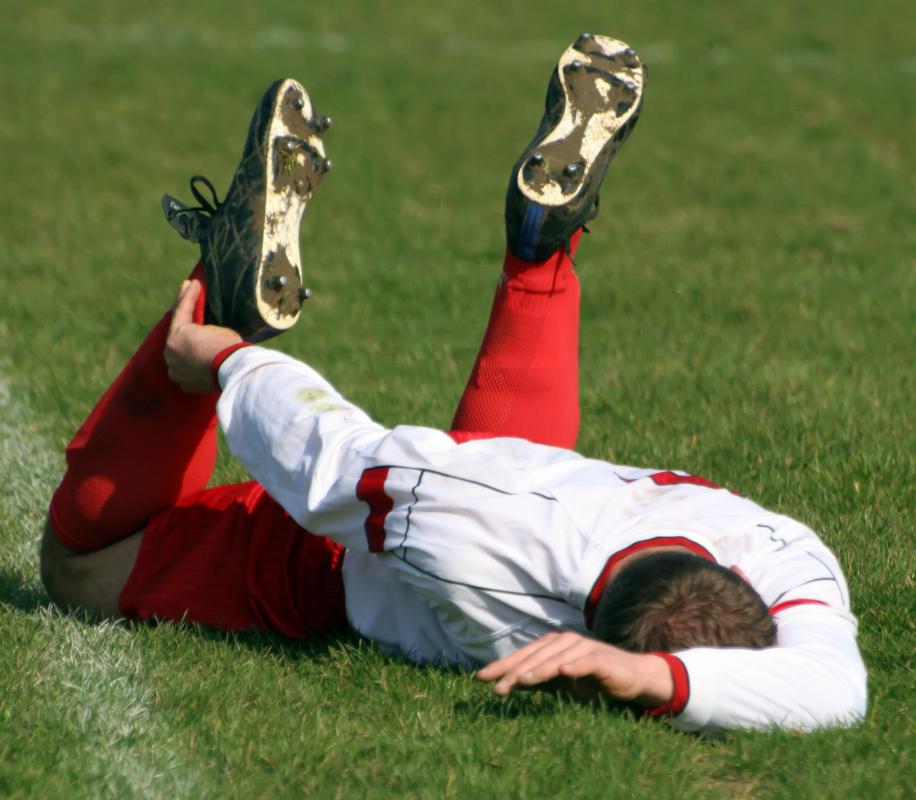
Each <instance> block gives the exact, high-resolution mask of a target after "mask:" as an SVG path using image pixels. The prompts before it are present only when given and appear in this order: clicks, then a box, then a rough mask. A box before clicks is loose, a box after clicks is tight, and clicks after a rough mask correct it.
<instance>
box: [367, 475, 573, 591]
mask: <svg viewBox="0 0 916 800" xmlns="http://www.w3.org/2000/svg"><path fill="white" fill-rule="evenodd" d="M389 468H390V469H411V470H417V472H419V473H420V476H419V477H418V478H417V482H416V483H415V484H414V485H413V487H412V488H411V490H410V493H411V494H412V495H413V502H412V503H411V504H410V505H409V506H408V508H407V514H406V515H405V523H406V524H405V525H404V534H403V536H401V542H400V544H398V545H397V548H398V550H401V551H402V552H400V553H398V552H395V551H393V550H389V551H388V552H389V553H391V555H393V556H394V557H395V558H396V559H398V561H401V562H403V563H404V564H407V566H409V567H410V568H411V569H415V570H416V571H417V572H419V573H421V574H423V575H426V577H428V578H432V579H433V580H436V581H439V582H440V583H447V584H450V585H451V586H464V587H465V588H466V589H473V590H475V591H478V592H488V593H490V594H510V595H514V596H516V597H535V598H537V599H539V600H553V601H555V602H560V603H563V602H566V601H565V600H564V598H562V597H557V596H555V595H551V594H538V593H537V592H520V591H516V590H515V589H497V588H494V587H492V586H478V585H477V584H475V583H466V582H465V581H456V580H452V579H451V578H443V577H442V576H441V575H437V574H436V573H435V572H430V571H429V570H428V569H423V567H420V566H418V565H417V564H414V563H413V562H412V561H410V560H409V559H408V558H407V552H406V551H407V549H408V547H407V544H406V542H407V535H408V533H409V532H410V518H411V514H412V513H413V509H414V506H416V504H417V503H419V502H420V498H419V497H417V488H418V487H419V486H420V484H421V483H422V482H423V477H424V475H425V474H426V473H427V472H429V473H432V474H433V475H439V476H441V477H443V478H450V479H452V480H456V481H462V482H464V483H471V484H474V485H475V486H482V487H483V488H484V489H492V490H493V491H494V492H497V493H499V494H504V495H513V494H519V492H508V491H505V490H504V489H498V488H496V487H495V486H490V485H489V484H487V483H484V482H483V481H475V480H471V479H469V478H459V477H458V476H457V475H451V474H449V473H447V472H439V471H438V470H434V469H426V468H424V467H398V466H394V465H391V466H390V467H389ZM373 469H375V468H374V467H373ZM381 469H384V467H381ZM523 494H532V495H535V496H536V497H540V498H542V499H544V500H549V501H551V502H556V498H554V497H551V496H550V495H546V494H541V493H540V492H523Z"/></svg>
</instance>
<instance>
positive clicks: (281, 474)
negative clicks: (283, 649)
mask: <svg viewBox="0 0 916 800" xmlns="http://www.w3.org/2000/svg"><path fill="white" fill-rule="evenodd" d="M219 379H220V384H221V385H222V387H223V393H222V396H221V398H220V401H219V405H218V412H219V418H220V422H221V424H222V427H223V430H224V431H225V434H226V438H227V441H228V444H229V447H230V449H231V451H232V452H233V454H234V455H235V456H236V457H237V458H238V459H239V460H240V461H241V463H242V464H243V465H244V466H245V467H246V468H247V469H248V471H249V472H250V473H251V475H252V476H253V477H254V478H256V479H257V480H258V481H259V482H260V483H261V484H262V485H263V486H264V487H265V488H266V489H267V491H268V492H269V493H270V494H271V496H272V497H274V498H275V499H276V500H277V501H278V502H279V503H280V505H282V506H283V508H284V509H286V511H287V512H289V514H290V515H291V516H292V517H293V518H294V519H295V520H296V521H297V522H299V524H301V525H302V526H303V527H304V528H307V529H308V530H309V531H312V532H313V533H316V534H319V535H323V536H327V537H329V538H331V539H333V540H335V541H337V542H339V543H340V544H342V545H344V546H346V547H347V548H348V552H347V555H346V558H345V560H344V568H343V569H344V571H343V577H344V585H345V594H346V604H347V615H348V618H349V620H350V622H351V624H352V625H353V627H354V628H355V629H356V630H357V631H359V632H360V633H361V634H363V635H365V636H367V637H369V638H371V639H373V640H374V641H376V642H377V643H378V644H379V645H380V646H381V647H383V648H388V649H391V650H397V651H399V652H401V653H404V654H405V655H407V656H408V657H409V658H411V659H413V660H416V661H440V662H441V661H444V662H448V663H453V664H460V665H466V666H476V665H479V664H482V663H486V662H488V661H491V660H493V659H496V658H500V657H503V656H506V655H508V654H509V653H511V652H513V651H514V650H516V649H517V648H519V647H521V646H523V645H525V644H528V643H530V642H532V641H533V640H534V639H536V638H537V637H539V636H541V635H543V634H545V633H548V632H550V631H556V630H573V631H578V632H581V633H587V632H588V621H589V619H590V615H591V613H592V612H593V611H594V604H595V602H596V600H597V597H598V595H599V594H600V590H601V587H602V586H603V582H604V580H606V577H607V574H608V572H609V571H610V568H611V567H612V566H613V564H614V563H615V562H616V561H617V560H618V559H619V558H621V557H622V556H623V555H626V554H628V553H630V552H633V551H634V550H636V549H640V548H643V547H650V546H656V545H671V544H676V545H680V546H683V547H687V548H689V549H690V550H692V551H694V552H696V553H698V554H699V555H703V556H705V557H707V558H710V559H712V560H714V561H716V562H718V563H720V564H724V565H726V566H731V565H736V566H738V567H739V568H740V569H741V571H742V572H743V573H744V574H745V575H746V576H747V577H748V578H749V580H750V582H751V583H752V585H753V586H754V587H755V589H756V590H757V591H758V592H759V593H760V595H761V596H762V597H763V599H764V601H765V602H766V603H767V605H768V606H769V607H770V610H771V613H773V614H774V616H775V620H776V623H777V627H778V642H777V646H775V647H773V648H768V649H765V650H749V649H748V650H745V649H738V648H733V649H723V648H695V649H690V650H686V651H682V652H678V653H676V654H675V655H676V656H677V658H679V659H680V661H681V663H682V664H683V665H684V667H685V670H683V673H684V674H682V675H680V676H679V675H677V674H676V675H675V683H676V687H675V689H676V694H680V695H682V696H683V697H682V702H681V703H680V704H679V706H683V707H682V708H681V710H680V713H679V714H678V715H677V717H676V719H675V724H677V725H678V726H679V727H681V728H682V729H685V730H712V729H718V728H734V727H766V726H770V725H778V726H785V727H793V728H813V727H818V726H821V725H827V724H837V723H850V722H853V721H855V720H857V719H859V718H860V717H861V716H862V714H864V710H865V670H864V666H863V664H862V661H861V658H860V656H859V653H858V649H857V647H856V642H855V635H856V623H855V619H854V617H853V616H852V614H851V613H850V606H849V594H848V589H847V587H846V582H845V580H844V579H843V576H842V573H841V570H840V567H839V565H838V564H837V561H836V559H835V558H834V556H833V555H832V553H831V552H830V551H829V550H828V549H827V548H826V547H825V546H824V544H823V543H822V542H821V541H820V539H818V537H817V536H816V535H815V534H814V533H813V532H812V531H810V530H809V529H808V528H806V527H805V526H804V525H802V524H800V523H798V522H796V521H794V520H792V519H789V518H788V517H785V516H782V515H779V514H774V513H771V512H769V511H767V510H765V509H763V508H761V507H760V506H758V505H756V504H755V503H753V502H751V501H750V500H747V499H745V498H742V497H739V496H737V495H735V494H733V493H731V492H729V491H728V490H726V489H721V488H718V487H716V486H714V485H713V484H711V483H709V482H708V481H705V480H703V479H701V478H695V477H692V476H689V475H686V474H684V473H679V472H672V471H667V470H651V469H635V468H633V467H624V466H617V465H614V464H609V463H606V462H603V461H596V460H592V459H587V458H584V457H582V456H580V455H578V454H576V453H573V452H571V451H568V450H563V449H560V448H555V447H548V446H544V445H538V444H533V443H531V442H528V441H525V440H522V439H513V438H491V439H482V440H474V441H468V442H465V443H463V444H458V443H457V442H456V441H455V440H454V439H453V438H452V437H451V436H449V435H448V434H446V433H443V432H441V431H437V430H432V429H429V428H420V427H411V426H399V427H397V428H395V429H393V430H389V429H386V428H384V427H383V426H381V425H379V424H377V423H375V422H373V421H372V420H371V419H369V417H368V416H367V415H366V414H365V413H364V412H362V411H361V410H360V409H358V408H357V407H355V406H354V405H352V404H351V403H349V402H348V401H346V400H345V399H344V398H342V397H341V396H340V394H338V393H337V391H336V390H335V389H334V388H333V387H332V386H331V385H330V384H329V383H328V382H327V381H326V380H325V379H324V378H322V377H321V376H320V375H319V374H318V373H317V372H315V371H314V370H313V369H311V368H310V367H308V366H306V365H305V364H302V363H300V362H298V361H295V360H294V359H292V358H290V357H288V356H285V355H283V354H281V353H277V352H274V351H270V350H265V349H262V348H257V347H248V348H243V349H241V350H239V351H237V352H236V353H234V354H232V355H231V356H230V357H229V358H228V359H226V360H225V361H224V362H223V364H222V366H221V367H220V370H219Z"/></svg>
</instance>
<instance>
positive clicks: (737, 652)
mask: <svg viewBox="0 0 916 800" xmlns="http://www.w3.org/2000/svg"><path fill="white" fill-rule="evenodd" d="M677 656H678V657H679V658H680V660H681V661H682V662H683V664H684V666H685V668H686V686H685V685H684V682H683V681H675V683H676V689H675V692H676V693H677V692H678V691H680V692H681V693H682V694H685V696H686V703H685V704H684V706H683V709H682V710H680V712H679V713H677V715H676V716H675V718H674V721H675V725H676V726H677V727H679V728H681V729H682V730H686V731H709V730H723V729H733V728H771V727H780V728H789V729H795V730H813V729H816V728H822V727H831V726H837V725H851V724H854V723H855V722H857V721H859V720H860V719H861V718H862V716H863V715H864V714H865V708H866V675H865V667H864V665H863V664H862V660H861V657H860V655H859V652H858V649H857V647H856V643H855V628H854V623H852V622H850V621H848V620H845V619H843V618H842V617H841V616H840V615H838V614H835V613H834V612H832V611H829V610H826V609H818V608H808V609H800V610H798V611H795V612H793V614H792V617H791V619H786V620H782V621H781V623H780V644H779V646H777V647H772V648H767V649H765V650H742V649H728V648H726V649H721V648H701V649H695V650H688V651H685V652H682V653H678V654H677ZM675 711H677V709H675Z"/></svg>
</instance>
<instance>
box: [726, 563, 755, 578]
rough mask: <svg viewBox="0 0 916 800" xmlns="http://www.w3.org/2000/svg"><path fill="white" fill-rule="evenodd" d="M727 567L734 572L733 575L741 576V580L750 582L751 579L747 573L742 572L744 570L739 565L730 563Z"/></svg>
mask: <svg viewBox="0 0 916 800" xmlns="http://www.w3.org/2000/svg"><path fill="white" fill-rule="evenodd" d="M729 569H730V570H731V571H732V572H734V573H735V575H737V576H738V577H739V578H741V580H743V581H744V582H745V583H750V582H751V579H750V578H748V577H747V575H745V574H744V570H742V569H741V567H739V566H738V565H737V564H732V565H731V566H730V567H729Z"/></svg>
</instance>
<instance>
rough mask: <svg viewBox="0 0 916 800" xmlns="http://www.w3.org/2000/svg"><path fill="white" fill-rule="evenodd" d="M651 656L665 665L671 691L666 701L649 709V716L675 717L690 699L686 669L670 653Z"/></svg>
mask: <svg viewBox="0 0 916 800" xmlns="http://www.w3.org/2000/svg"><path fill="white" fill-rule="evenodd" d="M651 655H652V656H653V657H654V658H655V660H656V661H661V662H662V663H663V664H664V665H665V669H666V670H667V672H668V680H669V681H670V686H671V690H670V694H669V695H668V698H667V699H665V700H662V701H661V702H660V703H656V704H654V705H653V706H651V707H650V708H649V714H650V715H652V716H653V717H660V716H664V715H670V716H672V717H675V716H677V715H678V714H680V713H681V711H683V710H684V706H686V705H687V701H688V700H689V699H690V679H689V677H688V675H687V668H686V667H685V666H684V662H683V661H681V659H679V658H678V657H677V656H674V655H671V653H652V654H651Z"/></svg>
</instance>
